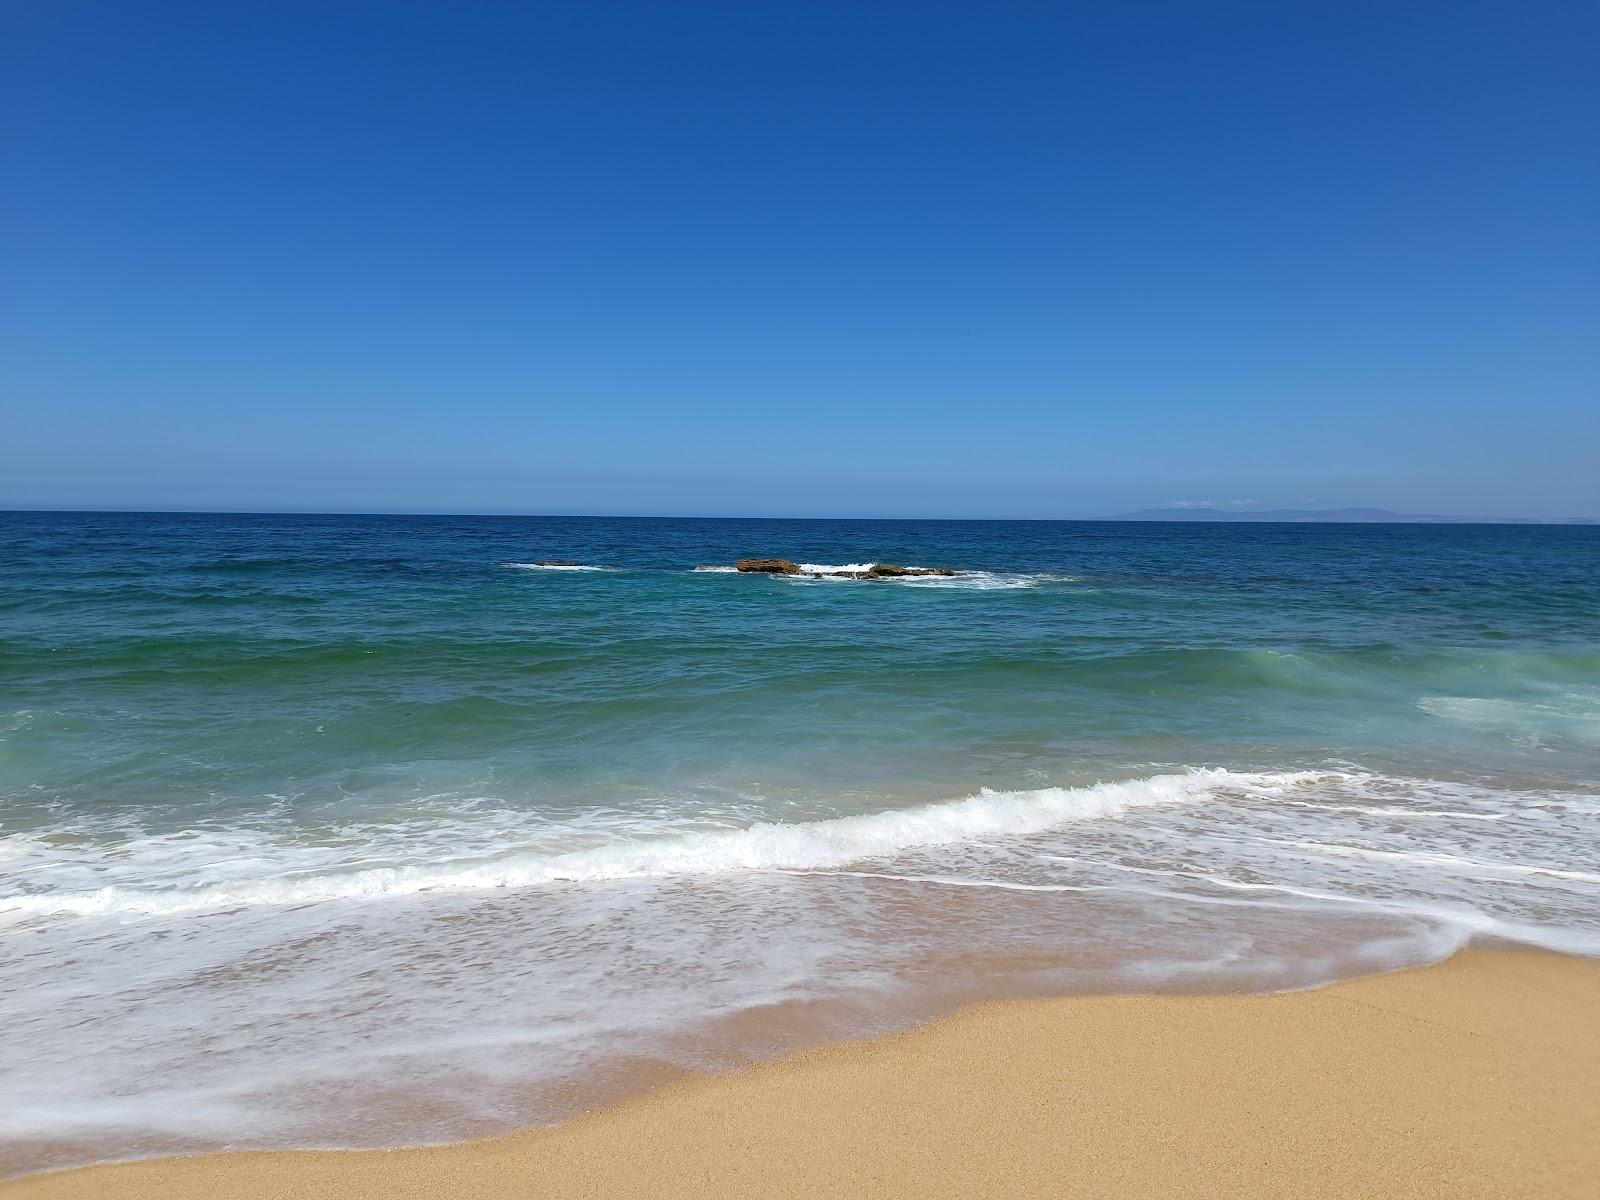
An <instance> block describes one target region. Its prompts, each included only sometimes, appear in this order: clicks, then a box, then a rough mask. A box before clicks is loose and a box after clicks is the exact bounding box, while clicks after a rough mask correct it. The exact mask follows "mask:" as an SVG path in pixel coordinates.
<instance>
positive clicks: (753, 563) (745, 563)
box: [733, 558, 800, 575]
mask: <svg viewBox="0 0 1600 1200" xmlns="http://www.w3.org/2000/svg"><path fill="white" fill-rule="evenodd" d="M733 565H734V569H735V570H739V571H745V572H754V573H756V574H759V575H798V574H800V564H799V563H792V562H790V561H789V560H788V559H787V558H741V559H740V560H739V561H738V562H736V563H734V564H733Z"/></svg>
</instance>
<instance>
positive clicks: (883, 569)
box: [862, 563, 955, 579]
mask: <svg viewBox="0 0 1600 1200" xmlns="http://www.w3.org/2000/svg"><path fill="white" fill-rule="evenodd" d="M954 574H955V572H954V571H952V570H951V569H950V568H949V567H898V566H896V565H895V564H894V563H873V564H872V566H871V567H870V568H868V569H867V571H866V573H865V574H864V575H863V576H862V578H864V579H901V578H904V577H905V576H907V575H954Z"/></svg>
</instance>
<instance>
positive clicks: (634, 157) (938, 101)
mask: <svg viewBox="0 0 1600 1200" xmlns="http://www.w3.org/2000/svg"><path fill="white" fill-rule="evenodd" d="M1597 46H1600V8H1597V7H1596V6H1595V5H1594V4H1592V3H1588V2H1584V3H1565V4H1556V3H1541V2H1539V0H1532V2H1528V3H1521V4H1514V5H1513V4H1508V3H1493V4H1484V3H1473V2H1471V0H1465V2H1461V0H1457V2H1452V3H1405V2H1396V0H1387V2H1384V3H1363V2H1360V0H1340V2H1337V3H1326V4H1323V3H1295V4H1283V3H1259V4H1258V3H1251V4H1243V3H1221V2H1218V3H1208V4H1202V3H1190V4H1162V3H1143V4H1141V3H1132V2H1129V0H1119V2H1117V3H1095V4H1070V3H1060V2H1059V0H1058V2H1056V3H1049V4H1043V3H1041V4H1001V5H998V6H996V5H978V4H969V5H930V4H927V3H926V2H923V3H918V4H885V3H870V2H857V3H848V4H846V3H840V4H832V3H804V4H802V3H790V4H769V3H761V2H759V0H743V2H741V3H737V4H726V5H723V4H696V3H691V2H685V3H681V4H662V3H648V4H644V3H641V4H631V3H630V4H607V3H603V2H597V0H589V2H588V3H582V4H564V3H563V4H554V3H517V4H511V3H507V4H446V3H437V4H414V3H399V2H396V0H389V2H385V3H375V4H370V5H368V4H339V3H324V4H314V5H311V4H307V5H301V4H296V3H286V2H282V0H280V2H276V3H273V4H270V5H267V4H260V5H258V4H253V3H232V4H225V5H217V4H186V3H159V4H154V5H147V4H134V3H131V2H130V3H96V4H89V3H81V2H79V3H73V2H70V0H51V2H45V0H31V2H19V3H13V4H9V5H7V6H6V7H5V11H4V14H3V16H0V111H3V112H4V113H5V120H4V122H3V123H0V178H3V180H4V181H5V182H4V186H3V187H0V262H3V263H5V264H6V265H5V266H4V267H3V268H0V404H3V408H4V429H5V435H4V437H0V507H154V508H222V509H312V510H360V511H416V510H420V511H445V512H468V511H520V512H549V513H561V512H578V513H665V514H674V513H677V514H721V513H727V514H752V515H827V516H849V515H861V516H921V515H928V516H1031V517H1061V516H1076V515H1096V514H1102V513H1110V512H1117V511H1123V510H1126V509H1131V508H1137V507H1144V506H1150V505H1159V504H1164V503H1169V502H1173V501H1179V500H1187V501H1193V500H1215V501H1217V502H1229V501H1237V500H1250V501H1254V502H1256V503H1258V504H1259V505H1261V506H1263V507H1279V506H1297V507H1334V506H1342V505H1350V504H1359V505H1378V506H1384V507H1389V508H1395V509H1401V510H1406V511H1429V512H1458V513H1478V514H1490V515H1492V514H1526V515H1535V516H1565V515H1591V516H1592V515H1600V467H1597V465H1596V464H1597V463H1600V154H1597V153H1596V152H1595V129H1596V128H1597V126H1600V83H1597V79H1600V74H1597V72H1596V71H1595V69H1594V62H1595V52H1596V47H1597Z"/></svg>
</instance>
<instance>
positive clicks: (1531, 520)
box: [0, 505, 1600, 526]
mask: <svg viewBox="0 0 1600 1200" xmlns="http://www.w3.org/2000/svg"><path fill="white" fill-rule="evenodd" d="M1345 509H1349V510H1354V511H1363V510H1364V511H1369V512H1371V511H1381V512H1387V511H1389V510H1385V509H1378V510H1374V509H1371V508H1366V507H1365V506H1358V505H1348V506H1345ZM1345 509H1315V508H1306V509H1257V510H1252V509H1235V510H1226V509H1216V510H1208V511H1216V512H1219V513H1228V514H1230V515H1231V514H1235V513H1236V514H1238V515H1239V516H1241V517H1246V518H1247V517H1248V516H1249V515H1250V514H1251V513H1252V512H1305V513H1333V512H1340V511H1344V510H1345ZM1160 511H1164V510H1162V509H1133V510H1130V511H1129V512H1127V513H1118V514H1113V515H1107V516H1097V517H1087V516H1079V517H875V516H851V517H819V516H771V515H755V514H743V515H741V514H725V513H724V514H667V513H538V512H520V511H504V510H493V511H491V510H482V511H477V512H471V511H457V512H434V511H425V510H421V509H409V510H389V511H372V510H365V509H310V508H264V509H229V508H0V516H66V515H73V516H107V517H110V516H150V517H199V516H210V517H415V518H423V519H428V518H434V519H440V518H443V519H449V518H460V517H476V518H495V519H501V520H529V521H550V520H555V521H875V522H891V521H893V522H904V523H912V522H919V521H920V522H942V523H949V522H972V523H979V522H986V523H991V524H998V523H1016V522H1028V523H1033V524H1118V525H1248V524H1258V525H1474V526H1481V525H1577V526H1583V525H1593V524H1600V518H1596V517H1583V516H1572V517H1477V516H1470V517H1469V516H1463V517H1457V516H1451V515H1448V514H1422V513H1416V514H1408V513H1395V514H1394V516H1393V517H1392V519H1388V520H1381V521H1373V520H1365V521H1362V520H1350V521H1339V520H1320V521H1306V520H1277V521H1255V522H1251V521H1249V520H1248V519H1245V520H1227V519H1224V520H1215V521H1213V520H1207V519H1206V518H1196V517H1182V516H1176V515H1174V516H1173V517H1172V518H1170V519H1163V518H1161V517H1153V516H1146V515H1144V514H1146V513H1151V512H1160ZM1171 511H1172V512H1173V513H1174V514H1178V513H1185V512H1194V511H1196V510H1195V509H1193V508H1184V507H1174V508H1172V510H1171ZM1134 514H1138V515H1137V516H1135V515H1134ZM1130 518H1131V519H1130Z"/></svg>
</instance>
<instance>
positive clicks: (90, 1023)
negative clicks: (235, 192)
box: [0, 514, 1600, 1169]
mask: <svg viewBox="0 0 1600 1200" xmlns="http://www.w3.org/2000/svg"><path fill="white" fill-rule="evenodd" d="M748 554H772V555H782V556H785V557H789V558H792V559H795V560H797V561H801V562H806V563H813V564H819V565H820V564H847V563H862V562H873V561H893V562H900V563H905V564H930V563H931V564H943V565H948V566H950V567H953V568H956V569H958V570H961V571H962V572H964V574H962V575H961V576H958V577H956V578H953V579H920V580H912V581H893V582H888V581H885V582H859V581H838V580H825V581H813V580H795V579H774V578H765V577H752V576H746V575H739V574H736V573H732V572H729V571H727V570H714V569H712V570H707V569H701V570H697V569H696V568H719V567H720V568H726V567H727V566H728V565H730V564H731V563H733V562H734V561H735V559H737V558H738V557H741V556H744V555H748ZM549 559H560V560H568V559H570V560H574V561H576V562H578V563H580V564H584V565H586V566H589V567H594V568H603V569H594V570H550V569H540V568H537V567H534V566H531V565H529V564H532V563H534V562H535V561H537V560H549ZM0 567H3V575H0V936H3V937H4V939H5V945H6V953H5V955H4V961H3V963H0V1001H3V1002H4V1008H5V1011H6V1012H7V1014H8V1020H7V1021H6V1022H5V1023H4V1027H3V1028H0V1057H3V1058H4V1060H5V1061H6V1062H7V1063H8V1065H10V1066H11V1067H12V1068H13V1069H8V1071H7V1072H6V1073H5V1076H4V1082H3V1083H0V1136H4V1137H5V1138H6V1139H7V1142H8V1145H9V1146H10V1147H11V1155H10V1158H9V1159H8V1161H9V1162H10V1163H11V1164H12V1169H29V1168H32V1167H35V1166H40V1165H56V1164H62V1163H68V1162H79V1161H87V1160H88V1159H91V1158H98V1157H107V1156H111V1157H115V1156H126V1155H129V1154H137V1153H147V1152H152V1151H156V1150H163V1149H173V1148H199V1147H205V1146H214V1145H223V1144H237V1145H280V1144H318V1145H320V1144H341V1145H344V1144H383V1143H386V1142H393V1141H407V1142H412V1141H421V1140H430V1139H437V1138H449V1137H459V1136H464V1135H467V1134H474V1133H482V1132H489V1131H492V1130H496V1129H501V1128H507V1127H510V1126H514V1125H520V1124H527V1123H530V1122H537V1121H542V1120H549V1119H554V1118H557V1117H560V1116H562V1115H565V1114H567V1113H569V1112H571V1111H574V1110H575V1109H576V1108H579V1107H582V1106H583V1105H585V1104H588V1103H592V1102H595V1101H596V1100H597V1099H601V1098H605V1097H606V1096H609V1095H612V1094H615V1093H616V1092H617V1091H618V1090H626V1088H628V1087H631V1086H638V1085H639V1084H640V1082H641V1081H648V1080H650V1079H654V1078H659V1077H661V1076H662V1075H663V1074H670V1073H671V1072H673V1071H676V1070H701V1069H713V1068H718V1067H722V1066H727V1065H730V1064H732V1063H737V1062H741V1061H745V1060H747V1059H749V1058H751V1057H755V1056H760V1055H764V1054H770V1053H776V1052H778V1051H781V1050H782V1049H785V1048H787V1047H789V1046H793V1045H798V1044H804V1043H805V1042H807V1041H811V1040H815V1039H817V1038H819V1037H827V1036H839V1035H842V1034H846V1033H853V1032H859V1031H864V1030H870V1029H878V1028H886V1027H891V1026H894V1025H896V1024H900V1023H904V1022H905V1021H907V1020H911V1019H915V1018H916V1017H919V1016H922V1015H926V1014H929V1013H932V1012H937V1011H941V1010H943V1009H945V1008H948V1007H949V1006H950V1005H952V1004H955V1003H960V1002H962V1001H963V1000H967V999H971V998H975V997H979V996H985V995H993V994H1006V993H1015V992H1030V991H1069V990H1105V989H1112V990H1117V989H1129V988H1133V989H1143V988H1180V989H1215V988H1270V987H1287V986H1300V985H1304V984H1309V983H1315V982H1319V981H1322V980H1325V979H1329V978H1334V977H1338V976H1340V975H1346V974H1352V973H1358V972H1361V971H1369V970H1374V969H1380V968H1383V967H1387V966H1393V965H1399V964H1402V963H1407V962H1420V961H1426V960H1428V959H1431V958H1436V957H1439V956H1441V955H1443V954H1446V953H1448V952H1450V951H1451V950H1452V949H1454V948H1456V947H1457V946H1459V945H1461V944H1464V942H1465V941H1467V940H1469V939H1471V938H1474V937H1504V938H1511V939H1515V940H1520V941H1524V942H1529V943H1533V944H1540V945H1548V946H1554V947H1560V948H1565V949H1571V950H1575V951H1578V952H1583V953H1600V867H1597V866H1596V864H1597V863H1600V637H1597V631H1600V529H1593V528H1584V527H1522V526H1280V525H1259V526H1257V525H1243V526H1241V525H1226V526H1217V525H1145V524H1120V523H1093V522H1065V523H1052V522H997V523H986V522H820V521H818V522H813V521H795V522H788V521H687V520H685V521H669V520H607V519H523V518H401V517H383V518H361V517H231V516H199V515H196V516H153V515H64V514H61V515H50V514H0Z"/></svg>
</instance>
